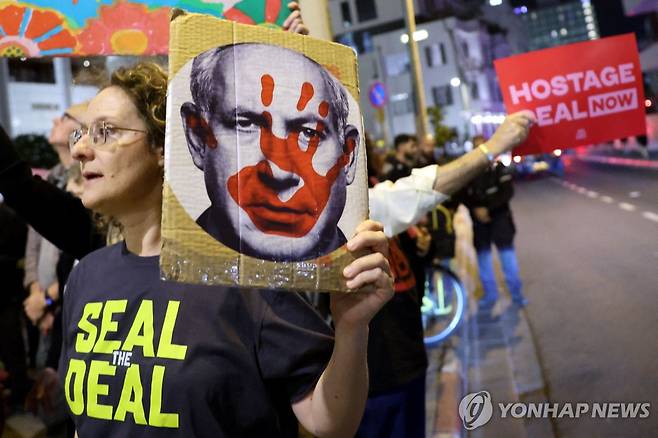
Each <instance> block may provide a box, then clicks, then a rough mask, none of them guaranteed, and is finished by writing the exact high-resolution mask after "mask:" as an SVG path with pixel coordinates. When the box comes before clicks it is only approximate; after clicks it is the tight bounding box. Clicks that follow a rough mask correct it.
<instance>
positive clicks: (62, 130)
mask: <svg viewBox="0 0 658 438" xmlns="http://www.w3.org/2000/svg"><path fill="white" fill-rule="evenodd" d="M86 108H87V104H86V103H81V104H78V105H73V106H71V107H70V108H68V109H67V110H66V111H65V112H64V114H62V116H61V117H58V118H56V119H54V120H53V125H52V129H51V130H50V134H49V136H48V142H49V143H50V145H51V146H52V147H53V149H54V150H55V152H56V153H57V156H58V158H59V163H58V164H57V165H55V167H53V168H52V169H50V171H49V173H48V177H47V181H48V182H49V183H51V184H53V185H55V186H56V187H57V188H59V189H63V188H64V187H65V186H66V183H67V172H68V169H69V168H70V167H71V166H72V164H73V159H72V158H71V154H70V151H69V147H68V139H69V135H70V134H71V132H73V130H74V129H76V128H79V127H80V118H81V117H82V115H83V114H84V112H85V110H86ZM42 213H43V214H44V215H46V216H49V212H48V211H43V212H42ZM59 254H60V251H59V249H58V248H57V247H56V246H55V245H53V244H52V243H50V242H49V241H48V240H46V239H44V238H43V237H42V236H41V235H39V234H38V233H37V232H36V231H35V230H34V229H33V228H32V227H29V230H28V237H27V245H26V249H25V278H24V280H23V283H24V285H25V288H26V289H28V291H29V295H28V297H27V298H26V299H25V301H24V303H23V307H24V309H25V314H26V315H27V317H28V318H29V320H30V321H31V322H32V325H33V326H35V327H38V326H39V325H40V321H41V319H42V318H43V317H44V316H46V315H45V311H46V308H47V306H49V305H51V304H52V303H53V302H54V301H57V299H58V297H59V283H58V282H57V274H56V266H57V261H58V259H59ZM51 322H52V320H51V317H50V316H48V317H47V318H46V320H45V321H44V324H45V325H46V326H48V325H49V324H50V323H51ZM47 332H48V330H42V333H41V335H39V333H38V331H36V330H34V329H32V328H28V333H30V336H29V338H30V347H31V348H30V362H31V364H32V365H33V366H38V367H42V366H43V365H44V363H45V360H46V358H45V355H46V354H47V351H48V348H49V343H50V339H49V336H48V334H47ZM36 345H38V348H35V346H36Z"/></svg>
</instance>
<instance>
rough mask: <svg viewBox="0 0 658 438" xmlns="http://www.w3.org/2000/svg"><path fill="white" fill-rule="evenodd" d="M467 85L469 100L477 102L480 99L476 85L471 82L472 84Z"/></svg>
mask: <svg viewBox="0 0 658 438" xmlns="http://www.w3.org/2000/svg"><path fill="white" fill-rule="evenodd" d="M468 85H469V87H470V88H471V99H473V100H479V99H480V88H479V87H478V83H477V82H475V81H473V82H471V83H469V84H468Z"/></svg>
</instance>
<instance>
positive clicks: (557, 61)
mask: <svg viewBox="0 0 658 438" xmlns="http://www.w3.org/2000/svg"><path fill="white" fill-rule="evenodd" d="M495 66H496V72H497V73H498V78H499V81H500V87H501V90H502V92H503V99H504V101H505V106H506V109H507V112H508V113H513V112H516V111H520V110H522V109H529V110H532V111H533V112H534V113H535V116H536V117H537V125H536V126H534V127H533V129H532V130H531V131H530V135H529V136H528V139H527V140H526V142H525V143H524V144H522V145H521V146H519V147H517V148H516V149H515V150H514V154H519V155H526V154H538V153H550V152H552V151H553V150H554V149H558V148H559V149H564V148H569V147H574V146H579V145H585V144H596V143H600V142H606V141H609V140H614V139H616V138H624V137H628V136H632V135H640V134H646V121H645V119H646V118H645V113H644V104H643V103H644V93H643V84H642V70H641V67H640V61H639V55H638V51H637V44H636V42H635V35H634V34H627V35H620V36H615V37H610V38H603V39H600V40H594V41H588V42H583V43H575V44H569V45H566V46H561V47H554V48H551V49H545V50H538V51H535V52H530V53H526V54H523V55H517V56H512V57H510V58H505V59H500V60H497V61H495Z"/></svg>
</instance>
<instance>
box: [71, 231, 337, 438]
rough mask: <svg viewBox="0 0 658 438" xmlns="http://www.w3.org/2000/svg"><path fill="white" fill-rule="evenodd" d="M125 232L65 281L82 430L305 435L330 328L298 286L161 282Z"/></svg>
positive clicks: (154, 265)
mask: <svg viewBox="0 0 658 438" xmlns="http://www.w3.org/2000/svg"><path fill="white" fill-rule="evenodd" d="M159 273H160V271H159V267H158V257H157V256H155V257H138V256H136V255H134V254H132V253H130V252H128V251H127V249H126V248H125V244H124V243H119V244H117V245H113V246H111V247H107V248H103V249H101V250H98V251H95V252H93V253H91V254H90V255H89V256H87V257H85V258H84V259H83V260H82V261H81V262H80V263H79V264H78V265H77V266H76V268H75V269H74V270H73V272H72V273H71V275H70V277H69V282H68V284H67V288H66V300H65V307H64V314H63V328H64V340H63V346H62V355H61V361H60V366H59V373H60V377H61V379H62V382H63V383H64V388H65V394H66V397H67V401H68V403H69V408H70V409H71V411H72V413H73V416H74V421H75V425H76V429H77V431H78V434H79V436H80V437H81V438H85V437H91V436H93V437H104V436H111V437H115V436H130V437H136V436H181V437H206V436H207V437H252V436H296V434H297V424H296V422H295V421H294V418H293V417H292V415H293V414H292V410H291V408H290V404H291V403H294V402H297V401H299V400H301V399H303V398H304V397H305V396H306V395H307V394H309V393H310V392H311V391H312V389H313V388H314V385H315V383H316V382H317V379H318V378H319V376H320V374H321V373H322V371H323V370H324V368H325V366H326V364H327V362H328V360H329V357H330V356H331V352H332V349H333V338H332V333H331V330H330V329H329V328H328V327H327V325H326V324H325V323H324V322H323V321H322V319H321V318H320V317H319V316H318V315H317V313H315V311H314V310H313V309H312V308H311V307H310V306H309V305H308V304H307V303H306V302H305V301H304V300H303V299H302V298H301V297H300V296H299V295H298V294H294V293H289V292H279V291H274V290H242V289H235V288H228V287H219V286H200V285H189V284H181V283H175V282H168V281H162V280H160V278H159Z"/></svg>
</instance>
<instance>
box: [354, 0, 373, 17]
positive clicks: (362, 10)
mask: <svg viewBox="0 0 658 438" xmlns="http://www.w3.org/2000/svg"><path fill="white" fill-rule="evenodd" d="M356 15H357V16H358V17H359V21H360V22H362V21H368V20H374V19H376V18H377V6H376V5H375V0H356Z"/></svg>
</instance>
